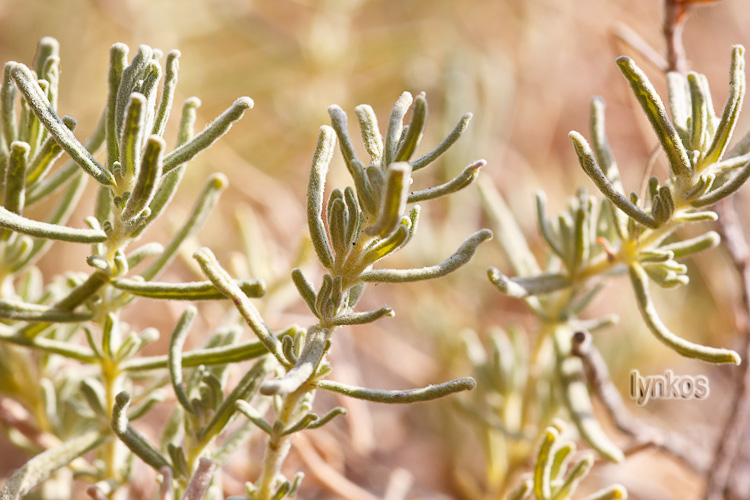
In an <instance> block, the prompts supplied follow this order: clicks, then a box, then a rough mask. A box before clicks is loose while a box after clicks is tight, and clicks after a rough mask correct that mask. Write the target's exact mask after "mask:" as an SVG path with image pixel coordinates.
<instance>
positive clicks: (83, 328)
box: [0, 38, 264, 500]
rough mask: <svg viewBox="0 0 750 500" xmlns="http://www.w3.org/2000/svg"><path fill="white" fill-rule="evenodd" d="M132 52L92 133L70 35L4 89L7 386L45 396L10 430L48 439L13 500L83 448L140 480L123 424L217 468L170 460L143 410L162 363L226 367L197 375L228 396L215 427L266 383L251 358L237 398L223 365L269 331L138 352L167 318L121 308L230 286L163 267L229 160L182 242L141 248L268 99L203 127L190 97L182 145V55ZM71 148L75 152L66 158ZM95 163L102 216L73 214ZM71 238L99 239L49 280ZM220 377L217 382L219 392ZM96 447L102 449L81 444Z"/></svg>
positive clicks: (124, 476) (35, 445)
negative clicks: (216, 149)
mask: <svg viewBox="0 0 750 500" xmlns="http://www.w3.org/2000/svg"><path fill="white" fill-rule="evenodd" d="M127 55H128V48H127V47H126V46H124V45H122V44H116V45H114V46H113V47H112V49H111V51H110V71H109V78H108V84H109V97H108V100H107V103H106V106H105V110H104V112H103V113H102V116H101V119H100V122H99V124H98V125H97V127H96V129H95V131H94V133H93V135H92V136H91V137H90V138H89V139H88V140H87V141H85V142H84V143H81V142H80V141H79V140H78V139H77V137H76V136H75V134H74V129H75V127H76V121H75V120H74V119H72V118H70V117H67V116H63V117H62V118H61V117H60V116H59V115H58V111H57V110H58V98H57V96H58V84H59V80H60V79H59V75H60V60H59V57H58V44H57V41H55V40H54V39H51V38H44V39H42V41H41V42H40V44H39V47H38V50H37V55H36V59H35V62H34V64H33V66H32V67H27V66H25V65H23V64H21V63H17V62H9V63H7V64H6V65H5V70H4V76H3V81H2V87H1V88H0V169H2V175H0V197H1V199H2V207H1V208H0V227H1V228H2V229H1V230H0V252H1V253H2V259H0V262H2V264H0V280H2V288H1V290H0V294H1V296H0V318H2V325H1V326H0V379H2V383H1V384H0V394H2V396H1V397H2V398H3V400H4V401H6V402H7V401H12V400H16V401H17V402H18V403H20V406H19V407H18V408H20V410H19V411H21V412H25V411H26V410H24V408H27V409H28V410H29V411H31V413H29V421H27V422H25V424H24V426H25V427H24V428H25V429H27V431H26V433H25V434H24V433H19V432H17V431H16V432H11V433H10V434H9V437H10V439H11V440H12V441H13V442H14V443H15V444H16V445H18V446H20V447H22V448H25V449H27V450H29V451H30V452H32V453H33V454H36V453H38V452H39V451H44V450H45V449H46V451H44V453H41V454H38V455H36V456H35V457H34V458H32V459H31V460H30V461H29V462H28V463H27V464H26V465H25V466H24V467H23V468H22V469H21V470H19V471H18V472H17V473H16V474H15V475H14V476H13V477H12V478H11V479H10V480H9V481H8V482H7V484H6V485H5V486H4V488H3V491H2V498H3V500H6V499H13V498H19V497H20V496H23V495H24V494H26V493H27V492H28V491H29V490H30V489H31V488H33V487H34V486H35V485H37V484H38V483H40V482H42V481H44V480H45V479H46V478H47V477H48V476H49V475H50V474H52V473H53V472H54V471H55V470H56V469H58V468H60V467H63V466H66V465H70V464H71V463H72V462H73V461H77V462H76V463H77V464H78V465H77V466H76V470H78V471H79V473H81V474H83V475H84V476H86V477H87V478H88V480H89V481H91V482H94V483H97V485H98V486H97V487H96V488H95V491H97V492H102V491H103V492H109V491H112V490H113V489H116V488H119V487H121V485H123V484H126V483H127V482H128V481H129V480H130V464H131V463H132V457H131V458H129V459H127V460H125V461H123V459H122V456H121V455H122V453H121V450H118V448H120V447H121V445H120V444H119V443H118V442H117V438H119V439H120V440H121V441H122V442H124V443H125V445H126V446H128V447H129V448H130V449H131V450H132V451H133V452H134V453H135V454H136V455H137V456H139V457H141V458H142V459H144V460H145V461H146V462H148V463H150V464H152V465H154V466H155V467H157V468H169V469H170V470H175V471H177V473H176V474H174V478H175V485H176V487H177V488H179V489H185V488H187V487H188V486H189V484H190V483H191V476H193V471H194V470H196V471H203V472H201V474H202V475H203V477H202V478H203V479H205V476H206V472H205V470H207V468H206V467H203V468H201V467H199V466H198V462H199V460H198V459H199V458H200V457H199V456H195V457H190V456H188V457H187V462H186V463H181V462H179V458H177V459H175V458H174V457H171V458H170V459H167V458H165V456H164V455H163V454H162V452H161V451H160V450H158V449H157V448H155V447H154V446H153V445H151V444H150V443H148V441H147V440H146V439H145V438H144V437H143V436H142V435H141V434H140V433H138V432H137V431H136V430H135V429H134V428H133V427H132V425H130V422H132V421H134V420H137V419H138V418H140V417H142V416H143V415H144V414H146V413H147V412H148V411H149V410H150V408H151V407H152V406H153V405H154V404H155V403H157V402H159V401H161V400H163V399H164V398H165V395H166V393H165V392H164V391H163V390H162V389H161V388H160V387H161V386H163V385H165V383H166V382H168V379H166V378H164V377H163V376H162V375H158V376H152V375H151V373H153V372H148V370H154V369H157V368H164V369H166V368H174V365H175V364H178V365H179V364H180V363H182V364H184V365H185V366H188V367H189V366H193V367H197V366H199V365H201V366H203V365H205V366H210V367H212V368H208V369H207V368H196V369H195V370H194V373H198V374H200V377H198V380H197V381H196V380H191V381H189V383H188V389H189V390H190V391H198V394H200V397H197V401H198V402H197V403H195V406H196V407H201V406H200V405H201V404H203V405H204V406H205V405H207V404H208V403H207V402H206V401H207V400H208V399H209V398H210V397H214V399H215V400H216V402H215V404H216V406H217V407H218V409H219V410H220V411H218V412H215V414H214V417H215V418H214V419H213V420H211V421H210V422H205V424H210V423H211V422H213V425H205V426H204V427H201V430H203V431H204V434H205V436H203V435H201V437H203V439H208V436H209V435H210V436H211V437H213V435H215V434H216V433H218V432H219V431H220V430H221V429H222V428H223V426H224V425H225V424H226V420H228V418H229V417H230V416H231V414H232V413H234V407H233V401H231V402H229V403H227V404H226V405H225V406H226V408H227V409H228V410H224V411H223V412H222V411H221V409H222V407H221V406H220V405H219V404H218V403H220V402H221V401H229V400H231V399H232V398H234V399H237V398H239V397H242V396H244V394H245V392H247V391H252V384H253V381H255V383H256V385H257V383H258V380H259V378H260V377H262V375H263V374H264V373H262V372H261V369H260V368H256V369H254V370H251V371H250V373H253V374H255V375H256V379H253V380H249V381H243V382H244V385H241V386H240V387H239V388H235V392H233V393H231V394H230V396H229V397H228V398H224V396H223V390H224V387H225V385H226V378H224V379H222V378H221V377H222V373H223V372H224V371H225V369H224V368H221V367H220V368H213V365H216V364H219V365H223V364H225V363H226V362H227V360H228V359H229V360H241V359H247V358H252V357H257V356H259V355H260V354H262V352H263V349H262V346H257V345H255V344H247V343H246V344H235V345H230V344H231V343H232V342H233V340H234V339H235V337H236V332H235V331H224V332H218V333H217V334H216V335H214V336H213V337H212V338H211V340H210V341H209V345H208V346H206V349H199V350H197V351H194V352H193V353H191V354H192V355H193V356H194V355H198V358H192V359H191V356H190V355H186V356H185V357H184V358H182V359H181V358H180V357H179V356H177V357H176V356H163V357H159V356H157V357H155V358H154V357H152V358H139V357H137V354H138V353H139V351H141V349H142V348H143V347H144V346H145V345H147V344H148V343H150V342H153V341H154V340H156V339H157V338H158V336H159V334H158V332H157V331H156V330H155V329H153V328H147V329H146V330H144V331H141V332H138V331H133V330H132V329H131V328H129V327H128V325H126V324H124V323H123V322H121V321H120V311H121V310H122V309H123V308H124V307H126V306H128V305H130V304H132V303H133V302H134V301H135V300H137V299H138V298H139V297H143V298H149V299H170V300H208V299H219V298H223V295H222V294H221V293H220V292H219V291H218V290H216V288H214V287H213V286H212V285H211V283H210V282H208V281H204V282H193V283H163V282H158V281H156V279H157V278H158V276H159V275H160V273H161V272H162V270H163V269H164V268H165V267H166V266H168V265H169V263H170V262H171V261H172V260H173V259H174V257H175V256H176V254H177V252H178V250H179V249H180V246H181V245H182V243H183V242H184V241H185V240H186V239H187V238H189V237H190V236H191V235H193V234H195V232H196V231H197V230H198V229H199V228H200V227H201V225H202V224H203V223H204V222H205V220H206V217H207V216H208V214H209V213H210V212H211V210H212V208H213V207H214V206H215V205H216V203H217V201H218V198H219V194H220V192H221V191H222V189H223V188H224V187H225V185H226V179H225V177H224V176H222V175H221V174H217V175H213V176H211V177H210V178H209V179H208V182H207V183H206V185H205V187H204V188H203V190H202V192H201V193H200V195H199V197H198V199H197V201H196V203H195V206H194V208H193V211H192V213H191V215H190V216H189V218H188V219H187V220H186V221H185V223H184V224H183V226H182V227H181V228H180V229H179V231H178V232H177V234H176V235H175V236H174V238H173V239H172V241H170V242H169V244H167V245H166V246H165V247H163V246H162V245H159V244H156V243H146V244H144V245H142V246H140V247H138V248H135V249H131V244H132V243H134V242H135V241H136V240H138V239H139V238H140V236H141V234H142V233H143V232H144V230H145V229H147V228H148V227H149V226H150V225H151V223H153V222H154V221H155V220H156V219H157V218H158V217H159V216H160V215H161V214H162V213H163V212H164V210H165V209H166V208H167V207H168V205H169V203H170V201H171V200H172V197H173V195H174V194H175V192H176V190H177V187H178V186H179V184H180V180H181V178H182V175H183V173H184V170H185V166H186V164H187V162H188V161H189V160H191V159H192V158H194V157H195V156H196V155H197V154H199V153H200V152H201V151H203V150H205V149H207V148H208V147H209V146H211V144H213V143H214V142H215V141H216V140H217V139H218V138H219V137H221V136H222V135H223V134H225V133H226V132H227V131H228V130H229V128H230V127H231V126H232V124H233V123H234V122H235V121H237V120H238V119H239V118H241V116H242V115H243V113H244V111H245V110H247V109H249V108H251V107H252V104H253V103H252V101H251V100H250V99H249V98H246V97H245V98H240V99H238V100H237V101H236V102H235V103H234V104H233V105H232V106H230V107H229V108H228V109H227V111H225V112H224V113H223V114H222V115H220V116H219V117H217V118H216V120H214V121H213V122H212V123H211V124H209V125H208V126H206V127H205V129H204V130H203V131H201V132H199V133H197V134H195V133H194V131H193V129H194V124H195V121H196V108H197V107H198V106H199V105H200V102H199V101H198V100H197V99H196V98H191V99H188V100H187V101H186V102H185V104H184V106H183V110H182V117H181V119H180V126H179V134H178V137H177V140H176V141H175V142H174V146H173V147H172V148H168V147H167V142H168V141H167V140H166V139H165V138H164V137H163V134H164V130H165V126H166V122H167V120H168V118H169V115H170V111H171V109H172V104H173V96H174V89H175V85H176V83H177V75H178V61H179V56H180V54H179V52H177V51H172V52H170V53H169V54H167V55H166V65H165V67H162V66H161V64H160V62H159V61H160V60H161V59H163V58H164V55H163V54H162V53H161V52H160V51H158V50H155V49H152V48H150V47H148V46H145V45H144V46H141V47H139V48H138V51H137V53H136V54H135V56H134V57H133V59H132V60H131V61H130V62H128V60H127ZM160 87H161V91H160ZM102 146H105V148H106V160H105V161H104V162H102V163H100V162H99V160H97V159H96V157H95V155H96V152H97V150H99V149H100V148H101V147H102ZM169 149H172V150H171V152H170V151H169ZM64 153H67V156H68V157H69V158H70V160H69V161H67V162H66V163H65V164H63V165H62V166H60V167H59V168H57V167H55V164H56V163H57V160H59V159H60V158H61V156H62V155H63V154H64ZM91 178H93V179H94V180H95V181H96V182H97V185H98V192H99V195H98V200H97V204H96V209H95V213H94V214H92V216H90V217H88V218H86V224H87V225H88V227H87V228H78V227H72V226H71V225H68V222H69V219H70V215H71V213H72V212H73V209H74V208H75V207H76V205H77V203H78V202H79V201H80V198H81V195H82V193H83V189H84V187H85V185H86V183H87V181H89V179H91ZM56 192H60V195H59V196H58V199H59V201H58V202H57V205H56V206H53V208H52V210H51V212H50V213H49V215H48V216H46V217H44V218H38V217H30V216H28V215H27V213H26V211H27V209H28V208H30V207H32V206H33V205H34V204H36V203H37V202H40V201H42V200H46V199H48V197H50V196H51V195H53V194H56ZM35 213H36V212H35ZM56 240H58V241H62V242H67V243H71V244H76V243H78V244H85V245H87V246H88V247H89V248H90V249H91V252H90V255H89V257H88V258H87V262H88V264H89V266H90V268H91V270H90V271H89V272H87V273H68V274H66V275H64V276H61V277H54V278H52V279H49V278H48V279H45V280H42V277H41V273H40V271H39V270H38V269H37V268H36V267H34V263H35V262H36V260H37V259H38V258H39V257H41V256H42V255H43V254H44V253H45V252H47V251H48V250H49V249H50V245H51V243H52V242H54V241H56ZM45 282H48V283H46V284H45ZM234 284H236V286H237V287H238V288H239V289H240V290H242V293H245V294H247V295H249V296H253V297H258V296H261V295H262V294H263V292H264V285H263V284H262V283H261V282H257V281H252V280H244V281H238V282H234ZM194 316H195V309H194V308H193V307H192V306H188V307H187V309H186V310H185V313H184V314H183V317H182V319H181V320H180V322H179V323H178V325H177V326H176V327H175V330H176V331H175V334H174V337H175V338H178V339H179V338H182V339H183V340H184V332H186V331H187V329H188V328H189V325H190V322H191V320H192V318H193V317H194ZM173 343H176V342H173ZM17 347H22V349H19V348H17ZM175 358H177V361H176V362H175ZM75 364H77V365H79V369H76V368H75V366H74V365H75ZM261 366H263V365H261ZM173 371H174V370H173ZM136 377H139V378H140V379H142V380H143V379H144V378H145V380H146V383H144V382H137V381H136ZM195 378H196V377H193V379H195ZM207 387H210V388H211V390H212V391H213V392H206V388H207ZM201 390H203V392H202V393H201V392H200V391H201ZM243 391H245V392H243ZM131 394H132V395H131ZM193 397H196V396H195V395H194V396H193ZM32 415H33V418H32V417H31V416H32ZM203 418H204V419H205V418H206V417H205V415H203ZM92 450H93V453H94V460H93V461H84V460H82V459H79V457H80V456H81V455H82V454H84V453H86V452H88V451H92ZM175 456H178V455H175ZM186 464H187V465H188V466H187V467H182V468H181V467H180V466H181V465H186ZM193 479H195V477H193ZM209 479H210V476H209Z"/></svg>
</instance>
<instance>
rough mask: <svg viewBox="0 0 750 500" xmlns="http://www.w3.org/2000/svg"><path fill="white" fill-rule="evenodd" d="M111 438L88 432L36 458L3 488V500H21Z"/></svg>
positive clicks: (1, 497) (95, 432)
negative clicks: (57, 472) (56, 473)
mask: <svg viewBox="0 0 750 500" xmlns="http://www.w3.org/2000/svg"><path fill="white" fill-rule="evenodd" d="M108 438H109V436H108V435H107V434H102V433H101V432H98V431H93V432H87V433H85V434H82V435H80V436H78V437H75V438H73V439H70V440H68V441H66V442H64V443H62V444H61V445H59V446H57V447H56V448H52V449H50V450H47V451H45V452H44V453H40V454H39V455H37V456H35V457H34V458H32V459H31V460H29V461H28V462H26V465H24V466H23V467H22V468H21V469H19V470H18V471H17V472H16V473H15V474H13V476H11V478H10V479H9V480H8V482H7V483H6V484H5V486H4V487H3V492H2V496H0V499H2V500H19V499H20V498H21V497H23V496H24V495H26V494H27V493H28V492H29V491H31V489H32V488H33V487H34V486H36V485H37V484H39V483H41V482H42V481H44V480H45V479H47V478H48V477H49V476H50V475H51V474H52V473H53V472H55V471H56V470H57V469H59V468H61V467H64V466H66V465H68V464H69V463H70V462H72V461H73V460H75V459H76V458H78V457H80V456H81V455H83V454H84V453H86V452H87V451H90V450H93V449H94V448H97V447H98V446H101V445H102V444H103V443H104V442H105V441H107V439H108Z"/></svg>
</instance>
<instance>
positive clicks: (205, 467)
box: [165, 457, 216, 500]
mask: <svg viewBox="0 0 750 500" xmlns="http://www.w3.org/2000/svg"><path fill="white" fill-rule="evenodd" d="M215 470H216V464H214V463H213V462H212V461H211V460H209V459H207V458H206V457H201V458H200V459H199V460H198V468H197V469H196V471H195V473H194V474H193V478H192V479H191V480H190V484H188V487H187V489H186V490H185V494H184V495H182V500H201V498H203V495H205V494H206V490H207V489H208V486H209V485H210V484H211V479H212V478H213V476H214V471H215ZM165 479H166V478H165Z"/></svg>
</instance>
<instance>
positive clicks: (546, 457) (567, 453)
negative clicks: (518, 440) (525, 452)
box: [507, 420, 628, 500]
mask: <svg viewBox="0 0 750 500" xmlns="http://www.w3.org/2000/svg"><path fill="white" fill-rule="evenodd" d="M563 432H565V425H564V424H563V423H562V422H561V421H559V420H556V421H555V422H553V423H552V425H550V426H549V427H547V428H546V429H545V430H544V432H543V433H542V438H541V442H540V443H539V449H538V451H537V454H536V457H535V461H534V469H533V473H532V477H531V478H529V479H525V480H524V481H522V482H521V483H520V484H519V485H518V486H517V487H516V488H515V489H514V490H513V491H511V492H510V493H509V494H508V496H507V499H508V500H525V499H534V500H570V499H571V498H573V494H574V493H575V491H576V488H577V487H578V483H579V482H580V481H581V480H582V479H583V478H584V477H586V475H587V474H588V473H589V471H590V470H591V467H592V466H593V465H594V457H593V456H592V455H591V454H585V455H583V456H582V457H581V458H578V459H577V460H575V461H574V460H572V459H573V455H574V454H575V451H576V445H575V443H574V442H572V441H567V440H565V439H562V434H563ZM616 498H628V492H627V490H625V488H624V487H622V486H620V485H619V484H615V485H612V486H609V487H607V488H604V489H603V490H601V491H597V492H596V493H592V494H591V495H588V496H586V497H585V498H583V499H582V500H614V499H616Z"/></svg>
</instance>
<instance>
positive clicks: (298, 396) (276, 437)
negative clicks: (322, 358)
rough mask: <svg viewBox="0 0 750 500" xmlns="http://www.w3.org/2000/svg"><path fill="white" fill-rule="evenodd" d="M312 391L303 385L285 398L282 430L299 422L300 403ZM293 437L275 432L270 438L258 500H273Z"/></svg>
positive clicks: (281, 416) (259, 481)
mask: <svg viewBox="0 0 750 500" xmlns="http://www.w3.org/2000/svg"><path fill="white" fill-rule="evenodd" d="M312 390H313V388H312V387H311V386H309V385H308V384H302V386H300V388H299V389H297V390H296V391H294V392H292V393H291V394H288V395H287V396H285V397H284V404H283V406H282V408H281V412H280V413H279V416H278V419H277V420H278V421H279V422H281V423H283V427H282V429H286V428H287V427H289V426H290V425H291V424H292V423H294V422H295V421H297V419H298V418H299V416H300V408H299V406H300V401H301V400H302V399H303V398H304V396H305V395H306V394H307V393H308V392H310V391H312ZM292 435H293V434H287V435H283V433H282V432H274V433H273V434H272V435H271V436H270V437H269V438H268V443H267V445H266V453H265V455H264V456H263V470H262V472H261V475H260V478H259V479H258V491H257V493H256V494H255V499H256V500H270V499H271V496H272V495H273V493H274V486H275V482H276V478H277V477H278V475H279V473H280V472H281V465H282V464H283V463H284V459H286V456H287V454H288V453H289V448H290V446H291V444H292V442H291V438H292Z"/></svg>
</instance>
